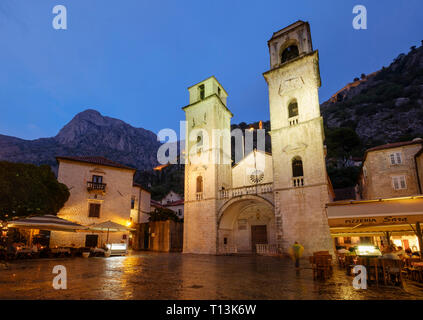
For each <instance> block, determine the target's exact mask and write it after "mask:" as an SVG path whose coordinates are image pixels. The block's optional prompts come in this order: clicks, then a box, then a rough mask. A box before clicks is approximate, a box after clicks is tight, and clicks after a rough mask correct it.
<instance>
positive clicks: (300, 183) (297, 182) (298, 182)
mask: <svg viewBox="0 0 423 320" xmlns="http://www.w3.org/2000/svg"><path fill="white" fill-rule="evenodd" d="M292 184H293V186H294V188H301V187H304V177H295V178H292Z"/></svg>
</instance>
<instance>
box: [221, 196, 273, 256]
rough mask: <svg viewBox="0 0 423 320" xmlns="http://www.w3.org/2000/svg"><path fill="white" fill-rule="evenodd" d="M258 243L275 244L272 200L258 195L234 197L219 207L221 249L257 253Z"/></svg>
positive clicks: (224, 251)
mask: <svg viewBox="0 0 423 320" xmlns="http://www.w3.org/2000/svg"><path fill="white" fill-rule="evenodd" d="M256 244H270V245H274V244H276V225H275V214H274V207H273V204H272V203H271V202H269V201H268V200H267V199H265V198H262V197H260V196H255V195H248V196H241V197H236V198H232V199H231V200H230V201H228V202H227V203H225V204H224V205H223V206H222V208H221V209H220V211H219V220H218V248H219V249H218V250H219V253H235V252H236V253H254V252H255V248H256Z"/></svg>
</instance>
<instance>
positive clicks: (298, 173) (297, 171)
mask: <svg viewBox="0 0 423 320" xmlns="http://www.w3.org/2000/svg"><path fill="white" fill-rule="evenodd" d="M292 182H293V184H294V187H303V186H304V170H303V160H302V159H301V157H295V158H293V159H292Z"/></svg>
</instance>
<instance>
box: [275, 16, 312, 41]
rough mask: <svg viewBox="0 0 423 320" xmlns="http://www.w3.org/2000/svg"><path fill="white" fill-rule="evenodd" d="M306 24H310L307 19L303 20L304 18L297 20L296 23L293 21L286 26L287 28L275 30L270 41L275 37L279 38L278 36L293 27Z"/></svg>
mask: <svg viewBox="0 0 423 320" xmlns="http://www.w3.org/2000/svg"><path fill="white" fill-rule="evenodd" d="M304 24H305V25H307V26H308V25H309V24H308V22H305V21H302V20H298V21H296V22H294V23H291V24H290V25H289V26H287V27H285V28H283V29H281V30H279V31H276V32H273V35H272V38H270V40H269V41H268V42H270V41H271V40H272V39H274V38H277V37H279V36H281V35H283V34H285V33H286V32H288V31H291V30H293V29H295V28H297V27H299V26H302V25H304Z"/></svg>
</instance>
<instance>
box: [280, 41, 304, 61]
mask: <svg viewBox="0 0 423 320" xmlns="http://www.w3.org/2000/svg"><path fill="white" fill-rule="evenodd" d="M299 55H300V52H299V51H298V47H297V46H296V45H292V46H289V47H288V48H286V49H285V50H284V51H283V52H282V57H281V62H282V63H285V62H288V61H290V60H292V59H295V58H296V57H298V56H299Z"/></svg>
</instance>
